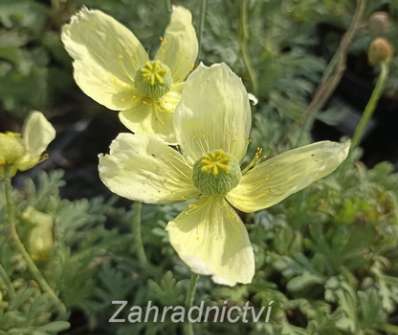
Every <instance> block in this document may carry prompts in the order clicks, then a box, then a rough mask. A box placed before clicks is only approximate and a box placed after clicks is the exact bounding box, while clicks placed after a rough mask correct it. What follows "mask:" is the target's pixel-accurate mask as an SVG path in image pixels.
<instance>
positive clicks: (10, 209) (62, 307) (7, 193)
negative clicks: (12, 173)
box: [4, 178, 67, 318]
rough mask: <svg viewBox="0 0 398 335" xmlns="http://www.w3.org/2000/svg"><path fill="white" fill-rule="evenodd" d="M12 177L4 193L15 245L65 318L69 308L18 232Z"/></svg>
mask: <svg viewBox="0 0 398 335" xmlns="http://www.w3.org/2000/svg"><path fill="white" fill-rule="evenodd" d="M11 190H12V186H11V179H10V178H7V179H6V180H5V183H4V194H5V199H6V206H7V217H8V223H9V225H10V233H11V238H12V239H13V240H14V243H15V246H16V248H17V250H18V252H19V253H20V254H21V255H22V257H23V258H24V260H25V262H26V265H27V266H28V269H29V271H30V272H31V274H32V276H33V278H34V279H35V280H36V282H37V283H38V284H39V285H40V287H41V289H42V290H43V291H44V292H45V293H47V294H48V296H49V297H50V298H51V299H52V300H53V302H54V304H55V306H56V307H57V309H58V311H59V314H60V317H61V318H65V317H66V315H67V310H66V307H65V305H64V304H63V302H62V301H61V300H60V299H59V298H58V296H57V295H56V294H55V292H54V291H53V289H52V288H51V287H50V285H49V284H48V283H47V281H46V279H45V278H44V276H43V275H42V273H41V272H40V270H39V269H38V268H37V266H36V264H35V263H34V262H33V260H32V258H31V257H30V255H29V253H28V252H27V250H26V249H25V246H24V245H23V243H22V241H21V239H20V237H19V235H18V232H17V227H16V223H15V208H14V203H13V201H12V196H11Z"/></svg>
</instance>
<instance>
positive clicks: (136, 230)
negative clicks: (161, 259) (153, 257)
mask: <svg viewBox="0 0 398 335" xmlns="http://www.w3.org/2000/svg"><path fill="white" fill-rule="evenodd" d="M141 221H142V203H140V202H139V201H136V202H134V204H133V222H132V232H133V238H134V245H135V251H136V253H137V257H138V261H139V262H140V264H141V266H142V267H143V268H146V267H147V266H148V258H147V257H146V253H145V249H144V243H143V242H142V232H141Z"/></svg>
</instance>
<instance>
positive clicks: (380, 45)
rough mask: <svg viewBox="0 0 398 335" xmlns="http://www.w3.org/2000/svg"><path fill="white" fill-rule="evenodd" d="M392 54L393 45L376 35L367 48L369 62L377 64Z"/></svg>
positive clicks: (389, 57)
mask: <svg viewBox="0 0 398 335" xmlns="http://www.w3.org/2000/svg"><path fill="white" fill-rule="evenodd" d="M393 54H394V50H393V47H392V46H391V44H390V42H388V40H386V39H385V38H382V37H378V38H376V39H374V40H373V41H372V43H371V44H370V46H369V50H368V59H369V63H370V64H372V65H378V64H381V63H384V62H388V61H389V60H390V59H391V58H392V56H393Z"/></svg>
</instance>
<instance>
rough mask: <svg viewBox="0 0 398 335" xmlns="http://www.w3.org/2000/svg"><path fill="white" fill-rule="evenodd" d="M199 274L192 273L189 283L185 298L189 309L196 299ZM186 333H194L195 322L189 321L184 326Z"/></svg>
mask: <svg viewBox="0 0 398 335" xmlns="http://www.w3.org/2000/svg"><path fill="white" fill-rule="evenodd" d="M198 279H199V275H198V274H196V273H192V275H191V281H190V283H189V287H188V291H187V296H186V298H185V307H186V308H187V309H189V308H190V307H192V305H193V303H194V301H195V294H196V284H197V283H198ZM184 329H185V331H184V333H185V335H194V331H193V324H192V323H190V322H187V323H186V324H185V327H184Z"/></svg>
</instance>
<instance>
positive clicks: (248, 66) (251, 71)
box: [240, 0, 257, 95]
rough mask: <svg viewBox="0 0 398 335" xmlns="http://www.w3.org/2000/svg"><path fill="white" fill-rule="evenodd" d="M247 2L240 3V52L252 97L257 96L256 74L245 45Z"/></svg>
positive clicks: (246, 41)
mask: <svg viewBox="0 0 398 335" xmlns="http://www.w3.org/2000/svg"><path fill="white" fill-rule="evenodd" d="M248 2H249V1H248V0H241V2H240V51H241V54H242V59H243V63H244V65H245V68H246V72H247V75H248V77H249V81H250V86H251V89H252V92H253V93H254V95H256V94H257V78H256V72H255V71H254V69H253V65H252V63H251V59H250V56H249V51H248V47H247V43H248V40H249V26H248V24H247V19H248V14H247V5H248Z"/></svg>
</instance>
